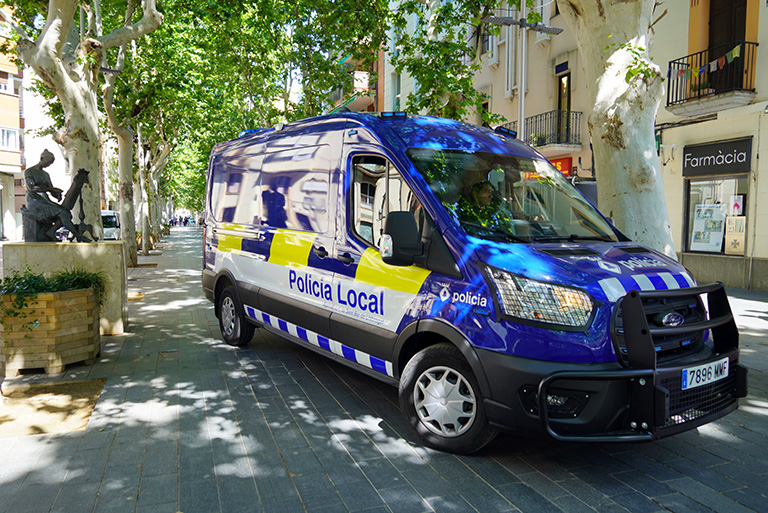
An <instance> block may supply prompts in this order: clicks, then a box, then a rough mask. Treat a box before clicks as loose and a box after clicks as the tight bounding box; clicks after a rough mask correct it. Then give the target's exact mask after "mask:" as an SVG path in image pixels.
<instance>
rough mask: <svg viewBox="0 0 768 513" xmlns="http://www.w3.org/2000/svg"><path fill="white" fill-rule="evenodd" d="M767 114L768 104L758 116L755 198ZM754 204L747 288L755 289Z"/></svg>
mask: <svg viewBox="0 0 768 513" xmlns="http://www.w3.org/2000/svg"><path fill="white" fill-rule="evenodd" d="M766 113H768V104H766V106H765V108H764V109H763V111H762V112H761V113H760V114H758V115H757V155H756V156H755V160H756V161H757V163H756V164H755V196H757V194H758V191H759V189H758V188H757V180H758V178H759V176H760V141H761V140H762V128H763V118H764V117H765V115H766ZM750 203H751V204H752V205H751V206H752V215H751V216H750V218H751V219H753V221H752V226H753V227H754V228H753V229H752V245H751V246H752V247H751V248H750V252H749V253H750V255H749V274H748V275H747V288H748V289H753V288H754V286H753V283H752V271H753V270H754V267H755V239H756V238H757V201H756V200H753V201H750Z"/></svg>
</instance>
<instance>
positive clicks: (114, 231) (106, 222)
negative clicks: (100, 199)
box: [101, 210, 120, 240]
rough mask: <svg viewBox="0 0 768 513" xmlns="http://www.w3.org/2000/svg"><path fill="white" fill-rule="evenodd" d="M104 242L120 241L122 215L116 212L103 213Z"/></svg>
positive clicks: (105, 211) (106, 211)
mask: <svg viewBox="0 0 768 513" xmlns="http://www.w3.org/2000/svg"><path fill="white" fill-rule="evenodd" d="M101 226H102V228H103V230H104V240H120V213H119V212H117V211H115V210H102V211H101Z"/></svg>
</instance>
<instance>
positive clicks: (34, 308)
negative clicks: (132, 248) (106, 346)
mask: <svg viewBox="0 0 768 513" xmlns="http://www.w3.org/2000/svg"><path fill="white" fill-rule="evenodd" d="M12 298H13V296H9V295H3V296H0V302H2V308H3V310H5V309H7V308H11V301H12ZM25 310H26V311H27V312H28V314H27V316H26V317H22V316H19V317H8V318H7V319H5V326H2V325H0V344H1V345H2V353H1V354H0V362H2V363H4V366H5V375H6V376H9V377H12V376H17V375H18V374H19V370H20V369H34V368H44V369H45V372H46V374H56V373H59V372H63V371H64V366H65V365H67V364H69V363H75V362H81V361H85V363H86V364H88V365H91V364H93V363H95V362H96V357H98V355H99V353H101V338H100V336H99V305H98V303H97V302H96V294H95V293H94V291H93V289H81V290H70V291H66V292H52V293H45V294H38V295H37V298H36V300H35V301H34V302H32V303H31V304H30V305H29V306H28V307H27V308H26V309H25ZM33 312H34V313H33ZM35 320H37V322H35ZM25 325H27V327H25ZM0 367H2V365H0Z"/></svg>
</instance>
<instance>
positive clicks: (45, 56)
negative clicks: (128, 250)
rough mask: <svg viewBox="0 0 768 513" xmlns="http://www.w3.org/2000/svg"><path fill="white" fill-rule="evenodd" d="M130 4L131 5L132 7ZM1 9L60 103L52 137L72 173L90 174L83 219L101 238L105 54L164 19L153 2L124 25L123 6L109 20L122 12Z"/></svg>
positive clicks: (90, 5) (29, 0)
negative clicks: (101, 116)
mask: <svg viewBox="0 0 768 513" xmlns="http://www.w3.org/2000/svg"><path fill="white" fill-rule="evenodd" d="M131 3H132V2H130V1H129V2H127V8H128V9H131ZM1 5H2V6H7V7H10V10H9V11H6V10H0V17H2V19H3V21H4V22H5V23H6V25H7V26H9V27H10V28H11V30H12V31H13V32H14V33H15V36H16V37H15V48H16V52H17V54H18V56H19V58H20V59H21V61H22V62H23V63H24V64H26V65H27V66H29V67H30V68H32V69H33V70H34V72H35V74H36V75H37V76H38V77H39V78H40V81H41V82H42V83H43V84H45V85H46V86H47V87H48V88H49V89H50V90H51V91H52V92H53V94H54V95H55V96H56V98H57V99H58V101H59V102H60V105H61V113H62V116H63V123H62V124H61V126H60V127H59V129H58V130H57V131H56V133H55V134H54V139H55V141H56V142H57V143H58V144H59V145H60V146H61V147H62V149H63V151H64V154H65V157H66V159H67V162H68V167H69V170H70V172H72V173H74V172H75V171H76V170H78V169H80V168H84V169H86V170H87V171H89V172H90V176H89V178H90V182H89V184H87V185H86V186H84V187H83V191H82V197H83V203H84V210H85V221H86V223H88V224H91V225H92V226H93V229H94V235H95V236H96V237H97V238H101V234H102V226H101V214H100V210H101V201H100V200H101V194H100V190H99V189H100V187H99V185H100V183H101V182H102V169H101V163H100V159H99V155H100V151H99V150H100V144H101V141H100V133H99V123H98V119H99V113H98V97H99V83H100V78H99V77H100V74H101V69H102V65H103V62H104V55H105V52H106V51H107V50H109V49H110V48H115V47H119V46H121V45H123V44H126V43H128V42H131V41H134V40H136V39H137V38H140V37H142V36H144V35H145V34H148V33H150V32H152V31H153V30H155V29H157V27H159V26H160V24H161V23H162V21H163V16H162V14H161V13H160V11H159V10H158V9H157V6H156V4H155V0H141V3H140V5H138V9H136V14H135V17H130V19H129V22H128V23H124V20H126V19H128V18H126V16H125V12H126V7H125V6H122V9H121V10H122V13H123V15H122V16H120V17H119V18H118V20H114V19H110V18H105V15H109V16H112V15H114V14H115V13H117V12H119V10H118V8H117V7H118V5H117V4H114V5H113V4H111V3H108V4H105V5H102V1H101V0H88V1H77V0H49V1H48V2H42V1H40V0H16V1H11V2H3V3H2V4H1ZM9 13H13V14H9Z"/></svg>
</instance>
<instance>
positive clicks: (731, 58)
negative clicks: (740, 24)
mask: <svg viewBox="0 0 768 513" xmlns="http://www.w3.org/2000/svg"><path fill="white" fill-rule="evenodd" d="M756 67H757V43H749V42H746V41H733V42H731V43H726V44H724V45H719V46H714V47H712V48H708V49H707V50H704V51H702V52H698V53H694V54H691V55H687V56H685V57H682V58H680V59H676V60H674V61H670V63H669V71H668V72H667V81H668V87H667V110H668V111H669V112H671V113H672V114H675V115H677V116H688V117H693V116H703V115H705V114H711V113H713V112H718V111H721V110H724V109H732V108H734V107H742V106H744V105H749V104H750V103H751V102H752V100H753V99H754V98H755V94H756V93H755V71H756Z"/></svg>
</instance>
